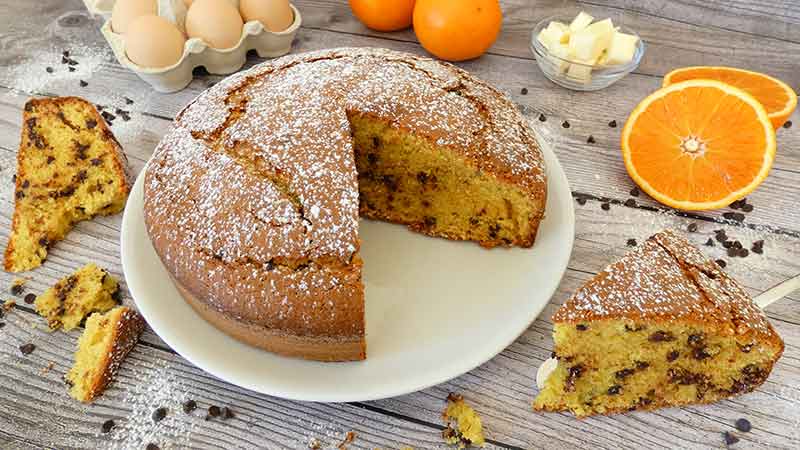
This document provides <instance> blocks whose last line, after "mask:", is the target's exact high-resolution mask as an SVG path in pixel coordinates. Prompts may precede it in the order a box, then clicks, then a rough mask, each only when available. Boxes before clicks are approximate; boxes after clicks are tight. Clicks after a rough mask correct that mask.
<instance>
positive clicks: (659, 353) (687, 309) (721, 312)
mask: <svg viewBox="0 0 800 450" xmlns="http://www.w3.org/2000/svg"><path fill="white" fill-rule="evenodd" d="M553 323H554V328H555V329H554V341H555V357H556V358H557V359H558V365H557V367H556V368H555V370H553V372H552V373H551V374H550V376H549V377H548V378H547V380H546V382H545V387H544V389H542V390H541V391H540V393H539V395H538V397H537V398H536V400H535V402H534V408H535V409H537V410H543V411H571V412H573V413H574V414H575V415H576V416H578V417H583V416H588V415H592V414H609V413H617V412H623V411H629V410H635V409H654V408H660V407H665V406H677V405H687V404H694V403H710V402H714V401H717V400H720V399H723V398H726V397H731V396H734V395H738V394H741V393H744V392H749V391H752V390H753V389H755V388H756V387H758V386H759V385H761V384H762V383H763V382H764V381H765V380H766V379H767V377H768V376H769V374H770V371H771V370H772V366H773V364H775V361H777V360H778V358H780V356H781V354H782V353H783V341H782V340H781V338H780V337H779V336H778V334H777V333H776V332H775V330H774V329H773V328H772V326H771V325H770V323H769V322H768V321H767V318H766V317H765V316H764V314H763V313H762V312H761V310H760V309H759V308H758V307H757V306H756V305H755V304H754V303H753V301H752V299H751V298H750V297H749V296H748V294H747V293H746V292H745V291H744V289H743V288H742V287H741V286H740V285H739V284H738V283H737V282H736V281H734V280H733V279H732V278H731V277H729V276H728V275H726V274H725V272H723V271H722V269H720V267H719V266H718V265H717V264H716V263H715V262H714V261H712V260H710V259H708V258H706V257H704V256H703V255H702V253H700V251H699V250H698V249H697V248H695V247H694V246H692V245H691V244H690V243H689V242H688V241H686V240H685V239H684V238H683V237H681V236H679V235H678V234H676V233H675V232H674V231H671V230H666V231H662V232H660V233H658V234H656V235H654V236H652V237H651V238H650V239H648V240H647V241H646V242H644V244H643V245H641V246H640V247H638V248H637V249H635V250H633V251H631V252H630V253H629V254H627V255H626V256H625V257H624V258H622V259H621V260H620V261H618V262H616V263H614V264H611V265H610V266H608V267H607V268H606V269H604V270H603V271H602V272H600V273H599V274H598V275H597V276H596V277H594V278H593V279H592V280H590V281H589V282H588V283H586V284H585V285H584V286H583V287H581V288H580V289H579V290H578V291H577V292H576V293H575V294H574V295H573V296H572V297H571V298H570V299H569V300H567V302H566V303H564V305H563V306H562V307H561V308H560V309H559V310H558V311H556V313H555V315H554V316H553Z"/></svg>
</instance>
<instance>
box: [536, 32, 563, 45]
mask: <svg viewBox="0 0 800 450" xmlns="http://www.w3.org/2000/svg"><path fill="white" fill-rule="evenodd" d="M536 39H537V40H538V41H539V42H541V43H542V45H544V47H545V48H546V49H547V50H550V49H551V48H553V47H555V46H556V45H558V44H560V39H561V36H560V35H559V34H558V32H557V31H556V30H554V29H551V28H550V27H547V28H543V29H542V31H540V32H539V35H538V36H536Z"/></svg>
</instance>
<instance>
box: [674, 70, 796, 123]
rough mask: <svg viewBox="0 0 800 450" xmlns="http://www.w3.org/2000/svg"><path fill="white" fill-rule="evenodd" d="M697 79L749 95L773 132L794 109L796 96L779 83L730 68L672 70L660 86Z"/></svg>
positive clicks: (782, 83)
mask: <svg viewBox="0 0 800 450" xmlns="http://www.w3.org/2000/svg"><path fill="white" fill-rule="evenodd" d="M697 79H708V80H717V81H721V82H723V83H727V84H730V85H732V86H736V87H738V88H739V89H742V90H743V91H745V92H747V93H748V94H750V95H752V96H753V97H755V98H756V99H757V100H758V101H759V102H761V104H762V105H764V108H765V109H766V110H767V116H769V119H770V121H772V126H773V127H774V128H775V129H776V130H777V129H778V128H780V127H781V125H783V124H784V122H786V119H788V118H789V116H790V115H792V112H793V111H794V109H795V108H796V107H797V94H796V93H795V92H794V90H793V89H792V88H791V87H789V85H787V84H786V83H784V82H783V81H781V80H778V79H777V78H773V77H771V76H769V75H766V74H763V73H759V72H751V71H749V70H744V69H736V68H734V67H712V66H696V67H684V68H682V69H675V70H673V71H672V72H670V73H668V74H666V75H665V76H664V81H663V83H662V86H669V85H670V84H673V83H679V82H681V81H686V80H697Z"/></svg>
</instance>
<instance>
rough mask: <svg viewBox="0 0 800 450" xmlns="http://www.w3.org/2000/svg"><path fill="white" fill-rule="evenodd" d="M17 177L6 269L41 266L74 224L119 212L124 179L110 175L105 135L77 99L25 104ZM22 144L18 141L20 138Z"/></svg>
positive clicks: (90, 111)
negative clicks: (26, 140)
mask: <svg viewBox="0 0 800 450" xmlns="http://www.w3.org/2000/svg"><path fill="white" fill-rule="evenodd" d="M25 109H26V112H25V123H24V124H23V128H24V130H23V133H26V134H27V136H28V142H27V148H21V149H20V156H19V158H18V164H19V168H18V172H17V191H16V205H15V208H16V210H17V211H16V212H15V219H16V220H17V221H18V222H17V223H15V228H14V234H13V235H12V237H11V243H10V245H9V248H13V256H12V259H13V261H11V264H10V265H9V261H8V256H7V261H6V269H7V270H12V271H20V270H27V269H31V268H33V267H36V266H38V265H39V264H41V261H42V260H43V259H44V258H45V257H46V255H47V247H48V246H49V245H50V244H52V243H53V242H55V241H56V240H60V239H63V237H64V236H65V235H66V234H67V232H68V231H69V230H70V229H71V227H72V225H73V224H74V223H75V222H78V221H80V220H86V219H89V218H91V217H93V216H95V215H97V214H115V213H117V212H119V211H121V210H122V208H123V206H124V205H125V199H126V196H127V193H126V189H125V187H124V184H125V183H126V181H125V180H124V177H122V176H120V174H119V172H118V171H116V170H113V169H112V167H113V165H114V164H115V162H114V161H112V160H113V159H114V158H116V155H114V154H113V153H112V151H111V150H110V149H109V145H111V144H110V142H109V140H110V139H113V138H111V137H110V134H108V135H106V134H105V133H104V131H105V128H104V127H103V126H101V125H100V124H99V123H98V122H97V120H96V117H97V116H96V113H95V111H94V110H93V109H94V107H93V106H92V105H90V104H87V103H84V102H82V101H79V100H77V99H58V100H55V101H32V102H29V103H28V104H27V105H26V107H25ZM23 142H24V139H23Z"/></svg>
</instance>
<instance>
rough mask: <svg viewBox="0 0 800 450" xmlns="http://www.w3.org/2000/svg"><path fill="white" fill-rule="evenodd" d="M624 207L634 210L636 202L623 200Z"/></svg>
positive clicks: (630, 199)
mask: <svg viewBox="0 0 800 450" xmlns="http://www.w3.org/2000/svg"><path fill="white" fill-rule="evenodd" d="M625 206H627V207H628V208H635V207H636V200H634V199H632V198H629V199H627V200H625Z"/></svg>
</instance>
